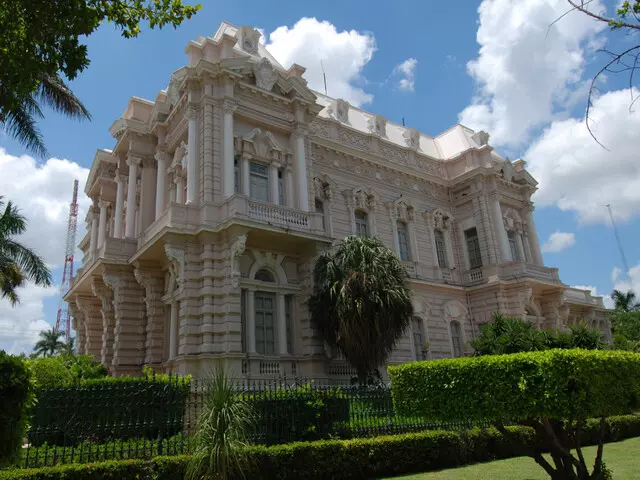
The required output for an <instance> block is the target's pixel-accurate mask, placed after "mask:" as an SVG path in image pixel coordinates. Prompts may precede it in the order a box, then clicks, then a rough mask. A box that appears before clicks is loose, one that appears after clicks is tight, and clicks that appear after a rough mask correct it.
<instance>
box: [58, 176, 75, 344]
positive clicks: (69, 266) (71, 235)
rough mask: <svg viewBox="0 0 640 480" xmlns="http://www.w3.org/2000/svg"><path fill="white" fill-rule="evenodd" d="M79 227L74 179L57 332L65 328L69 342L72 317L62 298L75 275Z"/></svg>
mask: <svg viewBox="0 0 640 480" xmlns="http://www.w3.org/2000/svg"><path fill="white" fill-rule="evenodd" d="M77 229H78V180H74V181H73V200H72V201H71V205H70V206H69V224H68V226H67V249H66V251H65V253H64V271H63V272H62V283H61V284H60V304H59V305H58V319H57V320H56V332H59V331H60V330H61V328H64V331H65V335H66V339H67V343H69V342H70V341H71V317H70V315H69V307H68V306H67V302H65V301H64V300H63V299H62V298H63V297H64V295H65V294H66V293H67V292H68V291H69V289H70V288H71V278H72V277H73V252H75V250H76V230H77Z"/></svg>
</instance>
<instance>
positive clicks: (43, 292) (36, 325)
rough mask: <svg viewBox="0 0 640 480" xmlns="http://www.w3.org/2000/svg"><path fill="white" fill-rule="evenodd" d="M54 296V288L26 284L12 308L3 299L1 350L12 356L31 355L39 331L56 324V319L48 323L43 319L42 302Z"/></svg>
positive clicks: (55, 293)
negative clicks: (23, 353)
mask: <svg viewBox="0 0 640 480" xmlns="http://www.w3.org/2000/svg"><path fill="white" fill-rule="evenodd" d="M57 294H58V289H57V288H55V287H51V288H44V287H37V286H35V285H33V284H29V285H27V286H25V287H24V288H21V289H20V291H19V295H20V305H18V306H17V307H12V306H11V304H10V303H9V301H8V300H6V299H3V300H0V349H1V350H5V351H6V352H7V353H11V354H14V355H15V354H18V353H22V352H25V353H29V352H31V350H32V349H33V346H34V344H35V343H36V342H37V341H38V334H39V333H40V331H41V330H48V329H50V328H51V326H52V325H51V324H55V318H49V319H48V320H49V322H50V323H48V322H47V321H46V320H45V313H44V304H43V301H44V299H45V298H46V297H52V296H55V295H57Z"/></svg>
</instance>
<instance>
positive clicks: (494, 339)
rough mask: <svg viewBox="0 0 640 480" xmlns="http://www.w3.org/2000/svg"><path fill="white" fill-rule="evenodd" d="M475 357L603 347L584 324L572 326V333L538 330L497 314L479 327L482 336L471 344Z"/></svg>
mask: <svg viewBox="0 0 640 480" xmlns="http://www.w3.org/2000/svg"><path fill="white" fill-rule="evenodd" d="M471 346H472V347H473V349H474V353H475V355H476V356H479V355H502V354H509V353H518V352H536V351H541V350H549V349H552V348H563V349H566V348H585V349H588V350H594V349H599V348H603V347H604V344H603V343H602V341H601V340H600V332H599V331H598V330H595V329H591V328H589V327H588V326H587V325H586V324H584V323H578V324H575V325H570V326H569V330H568V331H566V332H561V331H558V330H539V329H538V328H536V327H535V325H533V324H532V323H531V322H528V321H526V320H522V319H520V318H514V317H506V316H504V315H502V314H500V313H496V314H494V316H493V318H492V320H491V322H490V323H488V324H486V325H483V326H481V327H480V334H479V335H478V337H477V338H476V339H475V340H473V341H472V342H471Z"/></svg>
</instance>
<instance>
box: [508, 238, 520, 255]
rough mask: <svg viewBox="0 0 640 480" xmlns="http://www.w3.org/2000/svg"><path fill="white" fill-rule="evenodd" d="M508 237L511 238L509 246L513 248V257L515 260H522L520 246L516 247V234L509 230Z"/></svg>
mask: <svg viewBox="0 0 640 480" xmlns="http://www.w3.org/2000/svg"><path fill="white" fill-rule="evenodd" d="M507 238H508V239H509V248H510V249H511V259H512V260H513V261H514V262H515V261H516V260H520V257H519V255H518V248H517V247H516V234H515V233H513V232H507Z"/></svg>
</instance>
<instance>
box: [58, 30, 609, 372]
mask: <svg viewBox="0 0 640 480" xmlns="http://www.w3.org/2000/svg"><path fill="white" fill-rule="evenodd" d="M259 37H260V33H259V32H258V31H257V30H254V29H253V28H250V27H240V28H237V27H235V26H233V25H230V24H227V23H223V24H222V25H221V26H220V28H219V29H218V31H217V32H216V33H215V35H214V36H213V37H199V38H198V39H197V40H195V41H191V42H190V43H189V44H188V45H187V48H186V53H187V56H188V65H187V66H185V67H182V68H180V69H179V70H177V71H175V72H174V73H173V75H172V76H171V79H170V81H169V86H168V88H167V89H166V90H163V91H161V92H159V93H158V94H157V96H156V98H155V100H154V101H149V100H144V99H141V98H138V97H133V98H131V100H130V101H129V104H128V105H127V108H126V110H125V112H124V114H123V115H122V117H121V118H119V119H117V120H116V121H115V122H114V123H113V125H112V126H111V128H110V132H111V133H112V135H113V137H114V138H115V140H116V144H115V147H114V148H113V150H98V151H97V153H96V156H95V159H94V161H93V165H92V167H91V171H90V173H89V178H88V180H87V185H86V190H85V191H86V194H87V195H89V197H91V198H92V199H93V202H94V203H93V208H92V209H91V210H90V212H89V214H88V216H87V218H86V222H87V231H88V233H87V235H86V237H85V238H84V239H83V240H82V241H81V243H80V248H81V249H82V251H83V252H84V258H83V267H82V268H81V269H80V270H78V273H77V276H76V278H75V279H74V282H73V285H72V288H71V290H70V291H69V292H68V294H67V295H66V300H67V301H68V302H69V308H70V309H71V311H72V314H73V319H74V329H75V331H76V333H77V338H78V340H77V344H78V349H79V351H80V352H82V353H88V354H91V355H93V356H94V357H96V358H98V359H100V360H101V361H102V363H104V364H105V365H106V366H108V367H109V368H110V369H111V372H112V373H113V374H116V375H119V374H136V373H138V372H140V370H141V367H142V366H143V365H151V366H152V367H153V368H155V369H156V370H158V371H174V372H179V373H193V374H195V375H202V374H204V373H205V372H206V371H207V369H208V368H209V366H210V365H211V363H212V361H213V360H214V359H218V358H224V359H226V360H227V361H228V363H229V364H230V365H231V366H232V367H233V368H234V369H235V370H236V372H237V374H238V375H244V376H248V377H251V378H259V377H272V376H274V375H277V374H283V375H304V376H313V377H317V378H329V379H334V378H335V379H344V378H346V377H348V376H349V375H351V373H352V371H351V369H350V367H349V366H348V365H347V364H346V363H345V362H344V360H342V359H340V358H339V357H337V356H335V355H332V354H331V353H330V352H327V351H326V349H325V348H324V345H323V342H322V340H321V338H319V336H318V334H317V332H316V331H315V329H314V327H313V325H312V324H311V323H310V321H309V316H308V313H307V310H306V307H305V300H306V299H307V297H308V295H309V293H310V290H311V287H312V285H311V271H312V268H313V264H314V259H315V258H316V257H317V255H319V254H320V253H321V252H322V251H324V250H326V249H328V248H330V247H331V245H332V244H333V243H335V242H336V241H337V240H339V239H341V238H343V237H345V236H346V235H377V236H378V237H379V238H381V239H382V240H383V242H384V243H386V244H387V245H388V246H389V247H390V248H392V249H394V250H395V251H396V252H397V253H398V256H399V257H400V258H401V259H402V261H403V262H404V263H405V265H406V266H407V269H408V271H409V273H410V276H411V288H412V290H413V293H414V305H415V318H414V320H413V323H412V327H411V330H410V331H409V332H408V333H407V335H406V337H405V338H403V339H402V340H401V341H400V342H399V343H398V346H397V349H396V351H395V353H394V355H393V357H392V359H391V362H392V363H400V362H406V361H410V360H414V359H422V358H429V359H435V358H442V357H450V356H459V355H465V354H468V353H469V351H470V350H469V346H468V343H469V341H470V340H471V339H472V338H473V337H474V335H476V334H477V332H478V327H479V325H481V324H483V323H485V322H487V321H489V319H490V317H491V315H492V314H493V313H494V312H496V311H501V312H504V313H506V314H509V315H516V316H520V317H524V318H528V319H530V320H532V321H533V322H535V323H536V324H537V325H539V326H540V327H556V328H565V327H566V326H567V325H568V324H571V323H572V322H576V321H578V320H580V319H584V320H586V321H588V322H589V323H590V324H591V325H593V326H595V327H597V328H599V329H601V331H602V332H603V335H605V336H609V335H610V330H609V325H608V323H607V320H606V316H605V310H604V307H603V304H602V299H601V298H599V297H592V296H591V295H590V294H589V292H586V291H581V290H575V289H571V288H569V287H567V286H566V285H564V284H563V283H562V282H561V281H560V278H559V276H558V271H557V269H555V268H549V267H546V266H544V265H543V263H542V255H541V252H540V245H539V242H538V236H537V233H536V227H535V224H534V221H533V216H532V211H533V204H532V203H531V200H530V197H531V195H532V194H533V193H534V191H535V190H536V181H535V180H534V179H533V178H532V177H531V175H529V173H528V172H527V171H526V169H525V162H524V161H523V160H517V161H515V162H511V161H509V160H508V159H505V158H503V157H501V156H500V155H499V154H497V153H496V152H495V151H494V150H493V148H492V147H491V146H490V145H489V143H488V141H489V135H488V134H487V133H485V132H482V131H481V132H474V131H472V130H470V129H468V128H466V127H464V126H462V125H456V126H454V127H452V128H450V129H449V130H447V131H446V132H444V133H441V134H440V135H438V136H436V137H430V136H428V135H426V134H423V133H421V132H419V131H417V130H415V129H412V128H405V127H403V126H400V125H397V124H395V123H393V122H390V121H388V120H386V119H385V118H384V117H382V116H380V115H373V114H371V113H368V112H365V111H363V110H360V109H358V108H355V107H353V106H351V105H349V103H347V102H346V101H344V100H341V99H332V98H329V97H327V96H324V95H322V94H320V93H318V92H314V91H312V90H310V89H309V87H308V86H307V82H306V81H305V79H304V76H303V74H304V72H305V69H304V68H303V67H301V66H299V65H293V66H291V67H290V68H289V69H287V70H285V69H284V68H283V67H282V66H281V65H280V64H278V62H277V61H276V60H275V59H274V58H273V57H272V56H271V55H270V54H269V52H268V51H267V50H266V49H265V48H264V47H263V46H262V45H261V44H260V43H259V41H258V40H259Z"/></svg>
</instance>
